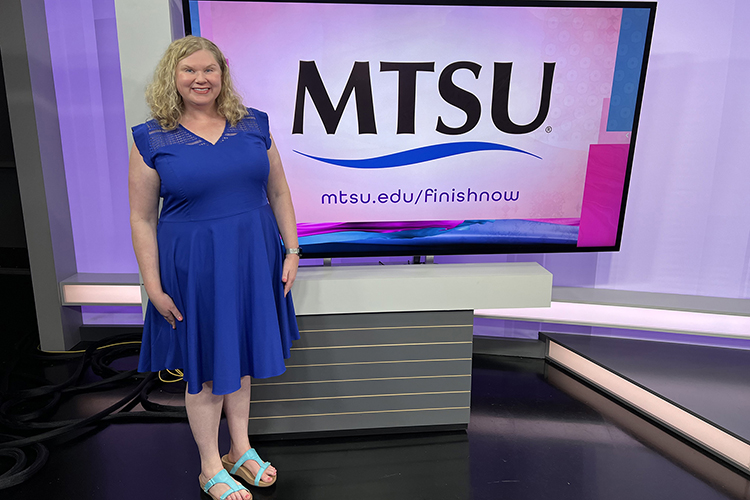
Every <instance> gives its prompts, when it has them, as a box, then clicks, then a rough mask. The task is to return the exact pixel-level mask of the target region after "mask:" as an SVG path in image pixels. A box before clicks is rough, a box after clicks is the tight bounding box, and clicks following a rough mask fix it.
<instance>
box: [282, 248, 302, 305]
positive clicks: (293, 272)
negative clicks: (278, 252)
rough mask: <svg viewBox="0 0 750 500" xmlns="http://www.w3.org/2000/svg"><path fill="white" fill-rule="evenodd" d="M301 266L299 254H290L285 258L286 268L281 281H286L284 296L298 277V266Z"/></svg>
mask: <svg viewBox="0 0 750 500" xmlns="http://www.w3.org/2000/svg"><path fill="white" fill-rule="evenodd" d="M298 266H299V255H295V254H291V253H290V254H288V255H287V256H286V258H285V259H284V268H283V270H282V272H281V281H282V282H283V283H284V297H286V295H287V294H288V293H289V290H291V289H292V285H293V284H294V278H296V277H297V267H298Z"/></svg>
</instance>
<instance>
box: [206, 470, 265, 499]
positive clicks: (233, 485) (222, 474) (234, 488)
mask: <svg viewBox="0 0 750 500" xmlns="http://www.w3.org/2000/svg"><path fill="white" fill-rule="evenodd" d="M198 482H199V483H200V485H201V488H202V489H203V491H204V492H205V493H206V495H209V496H210V494H209V493H208V490H210V489H211V488H212V487H213V486H216V485H217V484H220V483H224V484H226V485H227V486H229V489H228V490H227V491H225V492H224V494H223V495H221V497H220V498H219V500H224V499H225V498H226V497H228V496H229V495H231V494H232V493H236V492H238V491H242V490H245V491H247V492H248V493H250V490H248V489H247V488H245V487H244V486H242V485H241V484H239V483H238V482H237V481H235V480H234V479H232V477H231V476H230V475H229V474H228V473H227V471H226V470H224V469H222V470H220V471H219V472H217V473H216V475H215V476H214V477H212V478H211V479H209V480H208V481H206V482H205V483H204V482H203V475H202V474H201V475H200V476H198ZM252 499H253V495H252V493H250V499H249V500H252Z"/></svg>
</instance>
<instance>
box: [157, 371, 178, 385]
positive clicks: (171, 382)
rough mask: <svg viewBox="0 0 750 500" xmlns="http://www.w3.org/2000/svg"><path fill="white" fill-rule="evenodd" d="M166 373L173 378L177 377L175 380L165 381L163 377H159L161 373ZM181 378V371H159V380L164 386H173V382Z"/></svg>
mask: <svg viewBox="0 0 750 500" xmlns="http://www.w3.org/2000/svg"><path fill="white" fill-rule="evenodd" d="M163 371H165V372H167V373H169V374H170V375H172V376H173V377H177V378H176V379H175V380H165V379H164V377H162V376H161V372H163ZM182 378H183V373H182V370H159V380H161V381H162V382H164V383H165V384H174V383H175V382H179V381H181V380H182Z"/></svg>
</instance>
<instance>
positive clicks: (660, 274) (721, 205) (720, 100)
mask: <svg viewBox="0 0 750 500" xmlns="http://www.w3.org/2000/svg"><path fill="white" fill-rule="evenodd" d="M60 4H61V2H55V1H52V0H46V2H45V5H46V9H47V22H48V27H49V32H50V41H51V46H52V53H51V56H52V62H53V71H54V78H55V84H56V86H58V87H57V99H58V103H57V104H58V108H59V115H60V125H61V129H62V130H61V132H62V134H63V136H62V138H63V143H64V148H65V150H64V157H65V168H66V176H67V179H68V192H69V198H70V207H71V220H72V224H73V232H74V238H75V246H76V258H77V263H78V271H79V272H136V271H137V266H136V263H135V258H134V255H133V251H132V248H131V244H130V233H129V224H128V217H127V213H128V207H127V179H126V171H127V150H126V148H127V133H128V131H127V130H126V127H125V120H124V111H123V109H122V107H123V105H122V89H121V83H120V73H119V58H118V55H117V50H116V49H117V39H116V37H117V32H116V26H115V22H114V1H113V0H87V1H83V2H75V3H73V4H71V3H69V2H64V4H65V7H64V8H63V7H62V6H61V5H60ZM748 23H750V2H746V1H744V0H726V1H722V2H718V3H714V4H707V3H705V2H703V1H702V0H661V1H660V2H659V6H658V9H657V18H656V25H655V31H654V38H653V45H652V51H651V58H650V62H649V67H648V76H647V80H646V86H645V91H644V100H643V108H642V111H641V117H640V126H639V129H638V138H637V142H636V148H635V157H634V161H633V172H632V178H631V184H630V194H629V200H628V208H627V211H626V216H625V224H624V231H623V238H622V247H621V251H620V252H618V253H591V254H587V253H584V254H539V255H484V256H442V257H441V256H439V257H436V261H437V262H523V261H534V262H539V263H540V264H541V265H543V266H544V267H545V268H547V269H548V270H549V271H550V272H552V273H553V275H554V284H555V285H556V286H579V287H595V288H605V289H617V290H631V291H643V292H660V293H678V294H695V295H707V296H716V297H729V298H750V217H748V214H750V196H747V186H750V169H748V168H747V154H746V151H745V143H746V138H747V137H748V136H750V120H748V115H747V110H748V109H750V94H749V93H748V92H747V91H746V86H747V83H746V82H747V81H750V30H747V29H745V27H746V25H747V24H748ZM144 36H147V34H146V35H144ZM603 142H604V141H603ZM606 142H614V141H606ZM365 260H366V259H365ZM377 260H378V259H370V261H377ZM380 260H384V261H386V260H387V261H389V262H390V261H391V260H392V259H380ZM402 260H404V261H405V260H406V259H403V258H402V259H396V260H393V262H400V261H402ZM334 262H343V261H342V260H341V259H334Z"/></svg>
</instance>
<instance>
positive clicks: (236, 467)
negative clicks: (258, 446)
mask: <svg viewBox="0 0 750 500" xmlns="http://www.w3.org/2000/svg"><path fill="white" fill-rule="evenodd" d="M248 460H253V461H255V463H257V464H258V465H260V469H259V470H258V474H257V475H253V473H252V472H250V471H249V470H248V469H247V468H245V469H243V468H242V464H244V463H245V462H247V461H248ZM221 463H222V464H224V468H225V469H226V470H228V471H229V473H230V474H232V475H233V476H238V477H239V478H240V479H242V480H244V481H245V482H246V483H247V484H252V485H253V486H259V487H261V488H266V487H268V486H271V485H272V484H273V483H275V482H276V476H273V479H272V480H271V481H268V482H266V481H261V480H260V478H262V477H263V473H264V472H265V471H266V469H268V467H269V466H270V465H271V462H264V461H263V460H261V459H260V457H259V456H258V452H257V451H255V448H250V449H249V450H247V451H246V452H245V454H244V455H242V456H241V457H240V459H239V460H237V462H232V461H231V460H229V455H224V456H223V457H221Z"/></svg>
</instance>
